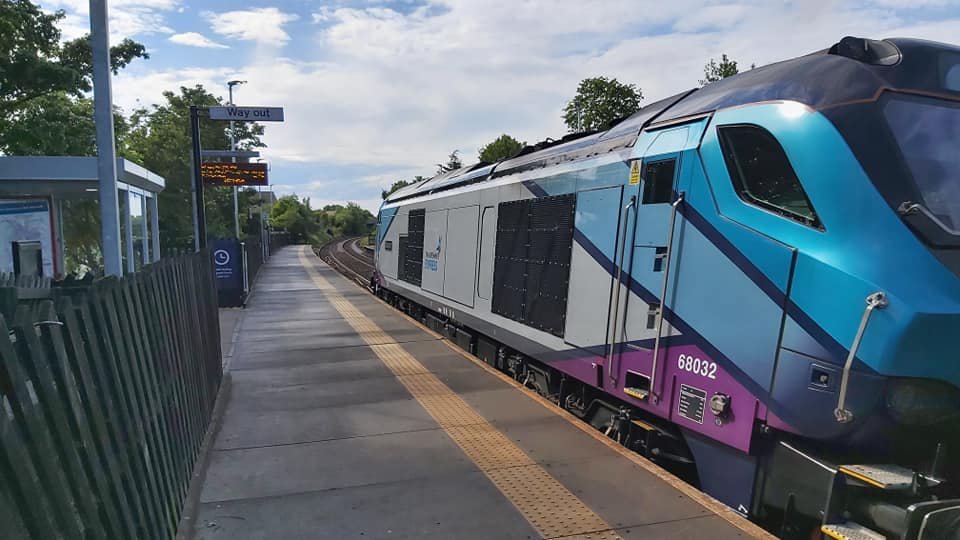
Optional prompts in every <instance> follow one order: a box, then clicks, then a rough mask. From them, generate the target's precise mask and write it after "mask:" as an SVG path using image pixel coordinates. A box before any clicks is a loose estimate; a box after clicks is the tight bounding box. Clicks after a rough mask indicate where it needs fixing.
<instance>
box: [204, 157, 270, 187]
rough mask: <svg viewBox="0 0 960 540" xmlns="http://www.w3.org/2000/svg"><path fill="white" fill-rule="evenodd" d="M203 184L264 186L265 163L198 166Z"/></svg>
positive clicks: (209, 162) (205, 164) (265, 183)
mask: <svg viewBox="0 0 960 540" xmlns="http://www.w3.org/2000/svg"><path fill="white" fill-rule="evenodd" d="M200 173H201V175H202V176H203V183H204V184H206V185H208V186H266V185H268V184H267V164H266V163H217V162H212V161H208V162H204V163H201V164H200Z"/></svg>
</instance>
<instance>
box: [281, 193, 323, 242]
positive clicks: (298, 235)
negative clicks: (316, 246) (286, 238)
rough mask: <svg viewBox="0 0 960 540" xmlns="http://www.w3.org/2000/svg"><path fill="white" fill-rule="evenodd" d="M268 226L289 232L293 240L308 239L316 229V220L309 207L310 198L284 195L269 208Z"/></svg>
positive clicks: (302, 240) (301, 240)
mask: <svg viewBox="0 0 960 540" xmlns="http://www.w3.org/2000/svg"><path fill="white" fill-rule="evenodd" d="M270 226H271V227H272V228H274V229H280V230H284V231H287V232H288V233H290V236H291V240H293V241H294V242H304V241H307V240H309V239H310V236H311V235H312V233H313V232H314V231H315V230H316V229H317V222H316V221H315V219H314V217H313V211H312V210H311V209H310V199H308V198H304V199H303V200H301V199H300V198H299V197H297V196H296V195H295V194H294V195H284V196H283V197H280V198H279V199H277V202H275V203H274V204H273V207H271V208H270Z"/></svg>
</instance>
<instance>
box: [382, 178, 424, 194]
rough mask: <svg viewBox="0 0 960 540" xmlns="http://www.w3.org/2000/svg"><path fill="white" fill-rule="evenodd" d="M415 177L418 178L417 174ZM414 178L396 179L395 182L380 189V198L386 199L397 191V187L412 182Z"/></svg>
mask: <svg viewBox="0 0 960 540" xmlns="http://www.w3.org/2000/svg"><path fill="white" fill-rule="evenodd" d="M417 178H420V177H419V176H418V177H417ZM414 182H415V180H397V181H396V182H394V183H392V184H390V187H389V188H387V189H384V190H382V191H380V198H381V199H386V198H387V197H389V196H390V194H391V193H393V192H394V191H397V190H398V189H401V188H405V187H407V186H409V185H410V184H413V183H414Z"/></svg>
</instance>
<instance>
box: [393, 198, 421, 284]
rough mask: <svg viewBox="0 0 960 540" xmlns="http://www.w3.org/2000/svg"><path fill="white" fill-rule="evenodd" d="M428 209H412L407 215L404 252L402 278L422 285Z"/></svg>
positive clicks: (402, 251)
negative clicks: (424, 231)
mask: <svg viewBox="0 0 960 540" xmlns="http://www.w3.org/2000/svg"><path fill="white" fill-rule="evenodd" d="M426 216H427V211H426V210H411V211H410V214H409V215H408V216H407V239H406V240H407V242H406V246H404V249H402V250H401V253H402V254H403V272H402V273H399V272H398V274H400V279H402V280H403V281H406V282H407V283H411V284H413V285H416V286H418V287H419V286H420V282H421V277H422V276H423V229H424V223H425V221H426Z"/></svg>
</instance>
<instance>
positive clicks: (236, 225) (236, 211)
mask: <svg viewBox="0 0 960 540" xmlns="http://www.w3.org/2000/svg"><path fill="white" fill-rule="evenodd" d="M246 82H247V81H238V80H233V81H227V92H228V94H229V97H230V105H233V87H234V86H238V85H241V84H246ZM236 149H237V140H236V137H234V134H233V120H231V121H230V150H236ZM230 159H231V160H232V161H233V162H234V163H236V161H237V158H230ZM233 233H234V235H235V236H236V237H237V239H238V240H239V239H240V203H239V202H238V200H237V186H233Z"/></svg>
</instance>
